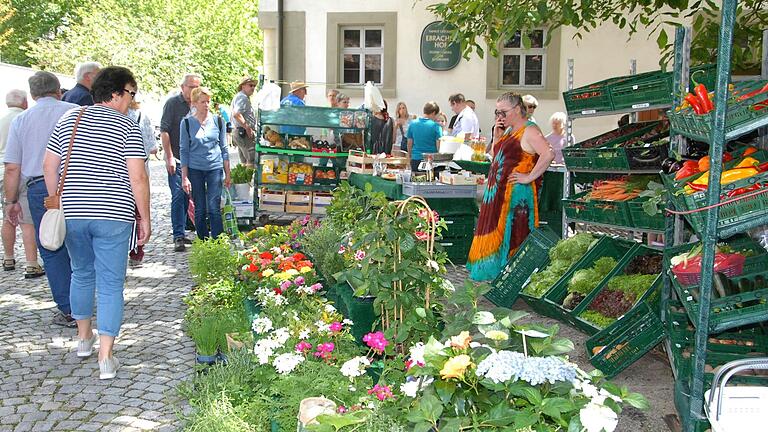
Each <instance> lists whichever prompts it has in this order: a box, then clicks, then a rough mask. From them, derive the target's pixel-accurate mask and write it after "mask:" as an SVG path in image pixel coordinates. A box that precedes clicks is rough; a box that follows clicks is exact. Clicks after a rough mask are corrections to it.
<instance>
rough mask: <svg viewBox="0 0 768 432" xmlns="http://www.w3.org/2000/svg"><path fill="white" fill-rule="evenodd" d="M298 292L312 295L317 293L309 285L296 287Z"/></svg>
mask: <svg viewBox="0 0 768 432" xmlns="http://www.w3.org/2000/svg"><path fill="white" fill-rule="evenodd" d="M296 292H297V293H299V294H307V295H312V294H314V293H315V291H314V290H313V289H312V288H310V287H308V286H307V285H300V286H298V287H297V288H296Z"/></svg>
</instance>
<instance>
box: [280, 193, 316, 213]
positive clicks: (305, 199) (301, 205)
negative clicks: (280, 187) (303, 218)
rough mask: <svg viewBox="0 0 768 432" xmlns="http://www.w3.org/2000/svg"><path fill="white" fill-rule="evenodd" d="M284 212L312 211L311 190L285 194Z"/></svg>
mask: <svg viewBox="0 0 768 432" xmlns="http://www.w3.org/2000/svg"><path fill="white" fill-rule="evenodd" d="M285 212H286V213H301V214H311V213H312V192H288V193H287V194H286V196H285Z"/></svg>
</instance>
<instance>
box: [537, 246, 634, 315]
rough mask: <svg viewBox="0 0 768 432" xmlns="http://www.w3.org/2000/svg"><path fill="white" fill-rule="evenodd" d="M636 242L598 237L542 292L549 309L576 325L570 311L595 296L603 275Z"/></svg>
mask: <svg viewBox="0 0 768 432" xmlns="http://www.w3.org/2000/svg"><path fill="white" fill-rule="evenodd" d="M635 246H636V243H634V242H629V241H624V240H617V239H613V238H610V237H603V238H601V239H600V240H599V241H598V242H597V244H595V246H594V247H592V248H591V249H590V250H589V252H587V254H586V255H584V257H583V258H582V259H580V260H579V261H578V262H577V263H576V264H574V265H573V266H571V268H570V269H568V271H567V272H566V273H565V275H563V277H562V278H561V279H560V280H559V281H558V282H557V283H556V284H555V286H553V287H552V289H551V290H549V292H548V293H547V294H546V295H545V296H544V301H545V302H546V303H547V305H548V306H549V308H550V310H552V311H554V312H555V313H556V314H557V318H559V319H561V320H562V321H565V322H568V323H571V324H573V325H576V319H575V316H574V315H573V312H574V311H578V310H580V309H579V304H581V303H582V302H587V303H589V301H590V300H592V298H594V296H595V295H596V294H597V293H596V290H597V288H598V287H600V286H601V285H603V282H604V279H605V278H606V277H608V275H609V274H611V273H612V272H613V270H614V268H616V266H617V265H618V264H619V262H620V261H621V259H622V258H623V257H624V256H625V255H626V254H627V253H628V252H629V251H630V250H631V249H632V248H633V247H635Z"/></svg>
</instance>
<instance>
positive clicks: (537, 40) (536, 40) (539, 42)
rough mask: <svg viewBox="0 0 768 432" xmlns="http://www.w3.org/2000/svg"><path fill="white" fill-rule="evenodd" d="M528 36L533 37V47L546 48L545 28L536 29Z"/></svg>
mask: <svg viewBox="0 0 768 432" xmlns="http://www.w3.org/2000/svg"><path fill="white" fill-rule="evenodd" d="M528 37H529V38H530V39H531V48H544V30H534V31H532V32H531V33H530V34H529V35H528Z"/></svg>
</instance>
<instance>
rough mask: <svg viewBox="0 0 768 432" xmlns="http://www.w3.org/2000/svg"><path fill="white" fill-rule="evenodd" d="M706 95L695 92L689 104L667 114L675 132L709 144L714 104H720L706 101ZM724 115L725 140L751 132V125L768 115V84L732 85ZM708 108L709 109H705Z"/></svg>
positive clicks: (762, 82)
mask: <svg viewBox="0 0 768 432" xmlns="http://www.w3.org/2000/svg"><path fill="white" fill-rule="evenodd" d="M705 93H706V89H705V90H704V91H703V92H697V91H696V90H694V91H693V94H692V99H693V100H692V101H691V100H690V99H691V97H689V98H688V99H689V105H688V106H686V104H685V103H684V104H683V105H681V106H680V107H676V108H674V109H672V110H670V111H669V112H668V117H669V121H670V123H671V124H672V129H674V130H675V131H676V132H679V133H681V134H683V135H685V136H687V137H690V138H693V139H696V140H699V141H704V142H709V139H710V134H711V133H712V125H713V124H714V116H715V109H714V107H715V104H717V103H719V102H718V101H716V100H715V101H713V100H709V102H703V100H704V99H703V94H705ZM726 103H727V104H728V107H727V111H726V114H725V136H726V140H730V139H733V138H736V137H738V136H739V135H742V134H743V133H746V132H749V131H750V129H752V127H751V125H752V124H754V123H758V122H760V121H762V120H764V118H765V117H766V116H768V109H766V108H768V81H765V80H755V81H739V82H736V83H733V84H731V85H730V86H729V97H728V100H727V102H726ZM704 105H707V106H704Z"/></svg>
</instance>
